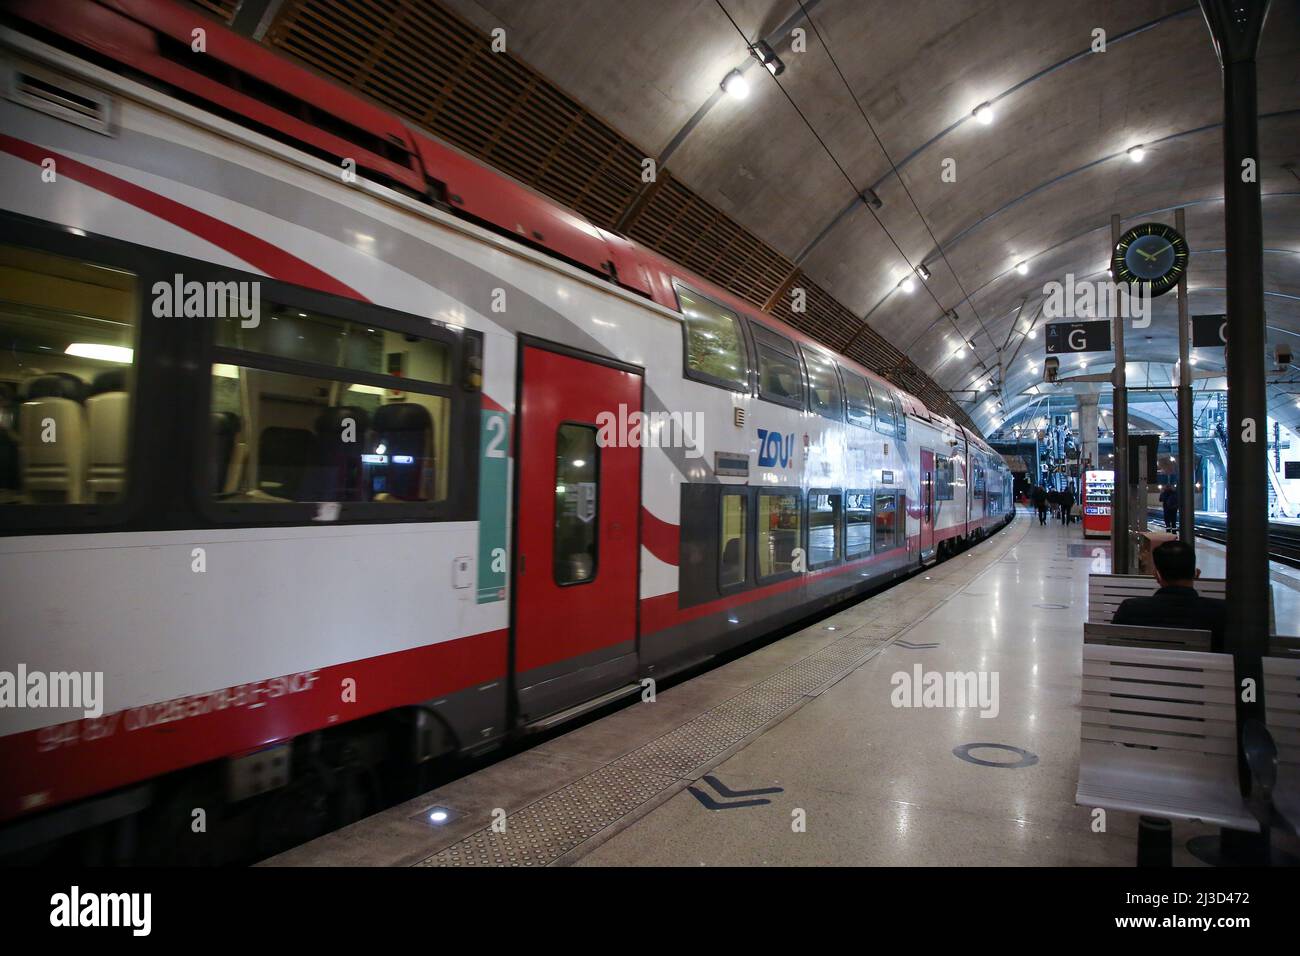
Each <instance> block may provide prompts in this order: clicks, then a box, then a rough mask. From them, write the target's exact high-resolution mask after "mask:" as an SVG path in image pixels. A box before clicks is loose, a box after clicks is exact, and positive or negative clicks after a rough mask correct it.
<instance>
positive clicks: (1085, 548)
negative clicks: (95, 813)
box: [263, 513, 1300, 867]
mask: <svg viewBox="0 0 1300 956" xmlns="http://www.w3.org/2000/svg"><path fill="white" fill-rule="evenodd" d="M1097 549H1098V544H1097V543H1096V542H1095V541H1085V540H1084V539H1083V537H1082V533H1081V529H1080V527H1079V526H1078V525H1077V524H1076V525H1071V526H1069V527H1062V526H1061V525H1060V524H1059V523H1058V522H1052V523H1050V524H1049V525H1047V526H1046V527H1040V526H1039V525H1038V523H1037V521H1036V520H1034V519H1031V518H1030V517H1029V516H1027V515H1024V514H1023V513H1022V515H1021V516H1020V517H1018V518H1017V519H1016V520H1015V521H1014V522H1013V523H1012V524H1011V525H1009V526H1008V527H1007V528H1006V529H1005V530H1003V531H1002V532H1000V533H998V534H997V535H995V536H993V537H992V538H991V539H989V540H987V541H985V542H984V543H982V544H980V545H978V546H976V547H974V548H971V549H970V550H968V551H966V552H964V553H963V554H961V555H959V556H957V557H955V558H953V559H951V560H949V561H947V562H945V563H943V564H940V565H938V566H936V567H934V568H931V569H928V570H925V571H922V572H920V573H918V574H916V575H915V576H913V577H911V578H909V579H908V580H906V581H903V582H901V583H898V584H896V585H894V586H893V587H890V588H888V589H887V590H884V591H882V592H880V593H878V594H876V595H873V596H871V597H869V598H866V599H864V600H861V601H859V602H857V603H856V604H854V605H852V606H850V607H847V608H845V609H843V610H840V611H839V612H837V613H835V614H832V615H830V616H828V617H826V618H824V619H822V620H819V621H818V622H816V623H815V624H813V625H811V626H808V627H806V628H804V629H802V630H800V631H798V632H796V633H793V634H791V635H789V636H787V637H785V638H782V639H781V640H778V641H775V642H773V643H770V644H768V645H766V646H763V647H760V648H758V649H757V650H755V651H753V652H751V653H749V654H747V655H745V656H743V657H740V658H738V659H735V660H733V661H731V662H729V663H726V664H724V665H722V666H720V667H716V668H714V669H712V670H709V671H707V672H705V673H703V674H700V675H699V676H696V677H693V678H691V679H689V680H685V681H683V682H681V683H679V684H677V685H675V686H672V687H669V688H668V689H666V690H663V691H661V692H660V693H659V694H658V695H657V697H656V700H654V701H653V702H637V703H633V704H630V705H628V706H626V707H624V708H623V709H621V710H619V711H617V712H616V713H613V714H611V715H609V716H606V717H603V718H601V719H598V720H594V721H592V722H590V723H587V724H586V725H584V726H581V727H579V728H577V729H575V730H572V731H570V732H568V733H565V734H563V735H561V736H556V737H554V738H552V739H549V740H547V741H545V742H543V743H541V744H539V745H538V746H535V747H532V748H530V749H528V750H526V751H523V752H520V753H517V754H515V755H513V756H510V757H508V758H506V759H503V760H500V761H498V762H497V763H495V764H493V765H491V766H489V767H487V768H485V769H483V770H480V771H477V772H475V773H472V774H469V775H467V776H465V777H462V778H460V779H458V780H456V781H454V782H452V783H449V784H447V785H446V786H443V787H440V788H438V789H436V790H434V791H432V792H430V793H427V794H424V795H423V796H421V797H419V798H417V799H414V800H410V801H407V802H406V803H404V804H401V805H399V806H396V807H393V808H391V809H389V810H387V811H385V812H382V813H379V814H376V815H375V816H373V817H370V818H368V819H366V820H363V821H360V822H358V823H356V824H353V825H352V826H350V827H347V828H345V829H343V830H339V831H336V832H334V833H331V834H329V835H327V836H325V837H322V838H320V839H318V840H315V841H313V842H311V843H308V844H305V845H303V846H300V847H297V848H295V849H293V850H291V851H289V852H286V853H283V854H281V855H279V856H277V857H274V858H272V859H270V860H267V861H265V862H264V864H263V865H271V866H301V865H305V866H331V865H341V866H358V865H370V866H482V865H487V866H501V865H506V866H509V865H525V866H538V865H580V866H592V865H596V866H599V865H660V866H703V865H737V866H762V865H807V866H814V865H828V864H829V865H903V866H920V865H948V866H951V865H1012V866H1023V865H1058V866H1076V865H1114V866H1125V867H1127V866H1132V865H1133V864H1134V861H1135V857H1136V838H1137V817H1136V816H1135V815H1132V814H1121V813H1114V812H1112V813H1110V814H1109V815H1108V819H1107V826H1106V832H1100V833H1099V832H1094V831H1093V826H1092V824H1093V820H1092V816H1091V813H1090V811H1089V809H1087V808H1084V807H1078V806H1075V803H1074V795H1075V786H1076V780H1077V770H1078V752H1079V700H1080V669H1081V660H1080V649H1081V643H1082V627H1083V622H1084V620H1085V618H1086V610H1087V609H1086V602H1087V593H1088V581H1087V578H1088V574H1089V573H1090V571H1108V570H1109V566H1108V560H1107V562H1106V563H1107V566H1106V567H1104V568H1103V567H1098V565H1097V561H1098V554H1097ZM1102 550H1103V551H1105V548H1104V546H1103V548H1102ZM1198 556H1199V557H1200V560H1201V564H1202V568H1203V573H1204V574H1205V575H1206V576H1216V575H1221V574H1222V560H1223V557H1222V548H1221V546H1218V545H1215V544H1213V543H1212V542H1198ZM1293 575H1294V572H1293V571H1291V570H1290V569H1279V573H1278V574H1276V575H1275V585H1274V594H1275V598H1274V600H1275V613H1276V615H1277V625H1278V631H1279V632H1280V633H1286V634H1296V633H1300V578H1297V577H1294V576H1293ZM931 671H938V672H947V671H958V672H965V671H977V672H984V673H986V674H988V675H994V674H996V675H997V693H996V694H992V693H990V694H989V696H988V699H987V701H986V704H987V705H986V706H983V707H981V706H978V705H977V706H968V707H964V708H957V707H920V706H896V704H897V703H899V700H900V697H902V693H901V691H899V689H898V688H899V683H900V681H901V678H899V677H898V676H896V675H907V676H908V677H914V676H915V675H917V674H918V673H923V672H931ZM989 690H990V691H991V690H992V677H991V676H990V678H989ZM904 700H908V699H907V698H904ZM982 713H987V714H988V716H982ZM433 812H439V813H442V814H445V815H446V821H445V822H444V823H442V824H441V825H432V824H431V823H430V822H429V818H430V814H431V813H433ZM1214 832H1217V831H1216V830H1215V829H1214V828H1213V827H1209V826H1201V825H1197V824H1186V823H1179V822H1175V823H1174V863H1175V865H1194V866H1199V865H1201V864H1200V863H1199V862H1198V861H1197V860H1196V859H1195V858H1193V857H1192V856H1191V855H1190V854H1189V853H1187V851H1186V850H1185V849H1184V845H1185V843H1186V841H1187V839H1188V838H1190V837H1193V836H1197V835H1201V834H1208V833H1214ZM1274 840H1275V846H1281V847H1283V848H1285V849H1287V850H1288V851H1289V852H1293V853H1294V852H1296V848H1295V847H1293V846H1292V845H1291V844H1290V843H1288V842H1287V841H1286V838H1284V837H1282V835H1280V834H1275V835H1274Z"/></svg>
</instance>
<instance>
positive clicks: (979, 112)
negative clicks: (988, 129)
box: [972, 103, 993, 126]
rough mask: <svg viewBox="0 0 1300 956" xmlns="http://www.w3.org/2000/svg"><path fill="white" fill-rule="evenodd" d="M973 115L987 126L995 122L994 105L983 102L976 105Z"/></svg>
mask: <svg viewBox="0 0 1300 956" xmlns="http://www.w3.org/2000/svg"><path fill="white" fill-rule="evenodd" d="M972 115H973V116H974V117H975V118H976V119H977V120H979V121H980V122H981V123H983V124H984V125H985V126H988V125H989V124H990V123H992V122H993V106H992V104H990V103H981V104H980V105H979V106H977V107H975V112H974V113H973V114H972Z"/></svg>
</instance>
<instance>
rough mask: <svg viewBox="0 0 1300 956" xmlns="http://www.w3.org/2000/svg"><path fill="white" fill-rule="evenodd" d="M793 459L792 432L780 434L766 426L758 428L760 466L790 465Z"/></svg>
mask: <svg viewBox="0 0 1300 956" xmlns="http://www.w3.org/2000/svg"><path fill="white" fill-rule="evenodd" d="M793 459H794V432H789V433H788V434H785V435H783V434H781V433H780V432H770V431H768V430H767V429H766V428H760V429H759V430H758V464H759V467H760V468H775V467H777V466H778V465H779V466H780V467H782V468H788V467H790V462H791V461H792V460H793Z"/></svg>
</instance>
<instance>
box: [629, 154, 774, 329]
mask: <svg viewBox="0 0 1300 956" xmlns="http://www.w3.org/2000/svg"><path fill="white" fill-rule="evenodd" d="M659 178H660V183H659V187H658V188H657V189H656V190H654V193H653V195H651V196H650V198H649V200H648V201H647V202H646V204H645V206H644V207H643V208H642V209H641V212H640V214H639V215H637V217H636V218H635V219H634V220H632V222H631V223H630V224H629V225H628V227H627V233H628V235H629V236H631V237H632V238H633V239H635V240H637V241H638V242H642V243H644V244H645V245H647V246H649V247H650V248H652V249H654V250H656V251H657V252H659V253H662V254H663V255H665V256H667V257H668V258H669V259H672V260H673V261H674V262H680V263H681V264H682V265H684V266H686V267H688V268H690V269H692V270H693V271H695V272H698V273H699V274H700V275H703V276H706V277H708V278H709V280H710V281H712V282H716V283H717V284H718V285H720V286H722V287H723V288H724V289H726V290H727V291H729V292H731V293H733V294H735V295H738V296H740V297H741V298H742V299H745V300H747V301H749V302H753V303H756V304H759V305H761V304H762V303H764V302H766V301H767V300H768V299H769V298H771V296H772V293H774V292H775V291H776V290H777V289H779V288H780V286H781V283H782V282H784V281H785V278H786V276H788V275H789V274H790V273H791V272H792V271H793V270H794V263H792V262H791V261H790V260H789V259H787V258H785V257H784V256H782V255H781V254H780V253H779V252H777V251H776V250H774V249H773V248H772V247H771V246H769V245H767V243H765V242H763V241H762V240H761V239H759V238H758V237H757V236H755V235H754V234H753V233H751V232H749V231H747V230H746V229H745V228H744V227H743V226H741V225H740V224H739V223H737V222H736V221H735V220H734V219H732V218H731V217H730V216H728V215H726V213H724V212H722V211H721V210H720V209H718V208H716V207H715V206H713V205H712V204H711V203H709V202H707V201H706V200H704V199H702V198H701V197H699V196H697V195H696V194H695V193H694V192H692V191H691V190H690V189H689V188H688V187H687V186H685V185H683V184H682V183H681V182H679V181H678V180H676V179H674V178H673V177H672V176H671V175H669V174H668V173H667V172H661V173H660V174H659Z"/></svg>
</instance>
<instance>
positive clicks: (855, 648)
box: [416, 600, 943, 866]
mask: <svg viewBox="0 0 1300 956" xmlns="http://www.w3.org/2000/svg"><path fill="white" fill-rule="evenodd" d="M941 603H943V602H942V600H940V601H939V602H936V606H937V605H938V604H941ZM909 626H910V625H909V624H899V625H898V627H897V628H895V629H893V630H892V631H891V632H890V633H888V634H869V633H862V632H856V631H855V632H851V633H849V634H846V635H845V636H844V637H842V638H840V639H839V640H837V641H835V642H834V643H831V644H828V645H826V646H825V647H823V648H822V649H821V650H819V651H817V652H816V653H814V654H811V655H810V656H808V657H805V658H804V659H803V660H801V661H798V662H797V663H794V664H791V665H790V666H789V667H787V668H785V669H784V670H782V671H778V672H777V673H776V674H773V675H772V676H771V677H768V678H767V679H765V680H763V681H760V682H759V683H757V684H755V685H754V686H753V687H751V688H749V689H748V690H745V691H742V692H741V693H739V694H737V695H736V696H735V697H733V698H731V699H730V700H728V701H724V702H723V703H721V704H719V705H718V706H716V707H714V708H712V709H711V710H707V711H705V712H704V713H702V714H700V715H699V716H698V717H696V718H694V719H693V720H690V721H687V722H686V723H685V724H683V725H682V726H680V727H678V728H677V729H676V730H672V731H670V732H668V733H666V734H664V735H663V736H662V737H658V738H656V739H654V740H652V741H650V742H649V743H647V744H644V745H643V746H641V747H638V748H637V749H636V750H633V751H631V752H630V753H627V754H624V755H623V756H622V757H620V758H618V759H617V760H615V761H614V762H613V763H611V764H608V765H606V766H604V767H602V768H601V769H599V770H597V771H594V772H593V773H590V774H587V776H585V777H581V778H579V779H578V780H575V781H574V782H573V783H571V784H568V785H567V786H564V787H561V788H560V789H559V790H556V791H555V792H554V793H551V794H549V795H548V796H545V797H543V798H542V799H540V800H537V801H535V802H534V803H530V804H529V805H528V806H526V807H524V808H523V809H521V810H517V811H515V812H514V813H512V814H510V815H509V816H507V817H506V818H505V821H504V822H505V828H504V829H503V830H501V831H497V830H495V829H493V828H492V827H490V826H489V827H484V828H483V829H482V830H479V831H477V832H475V833H471V834H470V835H469V836H467V837H465V838H464V839H463V840H461V841H459V842H458V843H453V844H452V845H451V846H449V847H447V848H446V849H443V850H440V851H439V852H437V853H435V854H434V855H433V856H431V857H428V858H427V859H425V860H421V861H420V862H419V863H417V864H416V866H545V865H547V864H548V863H552V862H554V861H555V860H557V859H559V858H560V857H561V856H563V855H564V854H565V853H567V852H569V851H570V850H572V849H573V848H574V847H576V846H578V845H579V844H581V843H583V842H584V841H586V840H589V839H590V838H591V837H593V836H595V835H596V834H597V833H599V832H600V831H602V830H604V829H605V828H606V827H609V826H611V825H612V824H614V823H616V822H618V821H619V820H620V819H622V818H623V817H625V816H627V814H629V813H631V812H632V811H633V810H635V809H636V808H637V807H639V806H641V805H643V804H645V803H646V802H647V801H649V800H650V799H652V798H653V797H654V796H656V795H657V794H660V793H662V792H663V791H665V790H667V789H668V788H669V787H671V786H673V785H674V784H675V783H677V782H678V781H679V780H682V779H684V778H687V777H688V776H689V775H690V774H691V772H692V771H694V770H696V769H698V768H699V767H701V766H703V765H705V764H707V763H708V762H709V761H710V760H713V759H714V758H715V757H717V756H718V755H719V754H722V753H723V752H725V751H726V750H727V749H729V748H730V747H733V746H735V745H736V744H738V743H740V742H741V741H742V740H744V739H745V738H746V737H748V736H749V735H750V734H752V733H754V731H756V730H758V729H759V728H760V727H762V726H763V725H764V724H766V723H768V722H769V721H771V720H772V719H773V718H775V717H778V716H780V714H781V713H783V712H784V711H785V710H787V709H789V708H790V707H791V706H793V705H794V704H796V703H797V702H798V701H799V700H800V698H802V697H805V696H807V695H808V694H811V693H812V692H813V691H815V690H817V689H818V688H820V687H823V686H825V685H826V684H828V683H829V682H830V681H832V680H834V679H836V678H837V677H841V676H843V675H844V674H847V673H848V672H849V671H851V670H853V669H854V668H855V667H857V666H859V665H860V664H863V663H865V662H866V661H867V660H868V659H870V658H871V657H873V656H874V655H875V654H877V653H879V651H880V650H881V648H883V647H884V646H885V645H886V644H888V643H889V642H890V641H891V640H892V639H893V638H894V637H896V636H897V635H898V634H899V633H901V632H902V631H904V630H905V629H906V628H907V627H909Z"/></svg>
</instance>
